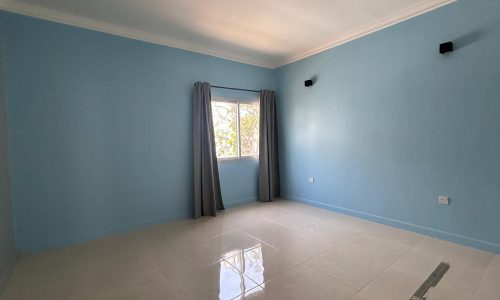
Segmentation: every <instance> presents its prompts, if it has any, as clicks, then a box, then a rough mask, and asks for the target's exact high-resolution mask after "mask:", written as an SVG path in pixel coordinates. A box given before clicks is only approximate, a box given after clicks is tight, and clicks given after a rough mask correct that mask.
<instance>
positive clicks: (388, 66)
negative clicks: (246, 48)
mask: <svg viewBox="0 0 500 300" xmlns="http://www.w3.org/2000/svg"><path fill="white" fill-rule="evenodd" d="M449 40H452V41H454V42H455V44H456V48H458V49H456V52H454V53H452V54H451V55H445V56H443V55H441V54H439V53H438V45H439V43H442V42H446V41H449ZM499 53H500V2H499V1H496V0H476V1H472V0H459V1H458V2H456V3H453V4H451V5H449V6H446V7H443V8H440V9H438V10H435V11H432V12H430V13H427V14H424V15H422V16H419V17H416V18H414V19H411V20H408V21H405V22H402V23H400V24H397V25H395V26H392V27H389V28H387V29H384V30H382V31H378V32H376V33H373V34H370V35H368V36H366V37H363V38H361V39H358V40H355V41H352V42H350V43H347V44H344V45H342V46H339V47H337V48H334V49H331V50H329V51H326V52H323V53H320V54H317V55H314V56H312V57H309V58H307V59H304V60H302V61H299V62H296V63H293V64H290V65H287V66H285V67H282V68H280V69H279V70H278V71H277V76H278V86H279V87H278V89H279V94H280V95H279V99H280V102H279V116H280V119H281V124H280V133H281V136H280V138H281V140H280V142H281V166H282V170H281V174H282V187H283V192H284V194H285V195H286V196H288V197H289V198H292V199H295V200H299V201H304V202H308V203H311V204H315V205H318V206H323V207H328V208H331V209H334V210H339V211H342V212H346V213H350V214H354V215H357V216H361V217H365V218H368V219H372V220H377V221H379V222H385V223H388V224H392V225H396V226H400V227H403V228H408V229H412V230H416V231H420V232H424V233H427V234H431V235H436V236H439V237H442V238H447V239H450V240H454V241H457V242H461V243H464V244H468V245H473V246H476V247H480V248H484V249H489V250H493V251H496V252H500V55H499ZM311 77H317V82H316V84H315V85H314V86H313V87H311V88H305V87H304V84H303V82H304V80H306V79H309V78H311ZM309 176H314V177H315V178H316V183H314V184H309V183H308V182H307V177H309ZM440 194H445V195H449V196H450V197H451V205H450V206H442V205H439V204H438V203H437V198H438V195H440Z"/></svg>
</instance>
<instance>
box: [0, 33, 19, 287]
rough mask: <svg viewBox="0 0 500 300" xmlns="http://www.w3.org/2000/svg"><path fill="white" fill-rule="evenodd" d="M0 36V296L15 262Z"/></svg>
mask: <svg viewBox="0 0 500 300" xmlns="http://www.w3.org/2000/svg"><path fill="white" fill-rule="evenodd" d="M1 25H2V24H0V30H1ZM1 44H2V36H1V35H0V295H1V294H2V289H3V287H4V285H5V283H6V282H7V279H8V278H9V275H10V272H11V271H12V267H13V265H14V262H15V260H16V251H15V243H14V229H13V223H12V205H11V193H10V170H9V159H8V158H9V154H8V138H7V136H8V131H7V115H6V112H5V102H4V86H3V55H2V54H3V53H2V47H1Z"/></svg>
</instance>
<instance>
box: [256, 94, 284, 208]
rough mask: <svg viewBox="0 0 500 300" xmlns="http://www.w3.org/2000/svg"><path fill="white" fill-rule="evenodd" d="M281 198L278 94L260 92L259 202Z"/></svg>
mask: <svg viewBox="0 0 500 300" xmlns="http://www.w3.org/2000/svg"><path fill="white" fill-rule="evenodd" d="M279 196H280V175H279V162H278V128H277V120H276V93H275V92H274V91H267V90H263V91H260V122H259V200H260V201H263V202H268V201H272V200H273V198H274V197H279Z"/></svg>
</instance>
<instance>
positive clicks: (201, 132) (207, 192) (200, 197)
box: [194, 82, 224, 218]
mask: <svg viewBox="0 0 500 300" xmlns="http://www.w3.org/2000/svg"><path fill="white" fill-rule="evenodd" d="M211 101H212V96H211V94H210V84H209V83H207V82H197V83H195V85H194V216H195V218H198V217H200V216H209V215H210V216H215V215H216V213H217V211H218V210H223V209H224V205H223V204H222V196H221V191H220V182H219V169H218V167H217V155H216V153H215V137H214V124H213V120H212V104H211Z"/></svg>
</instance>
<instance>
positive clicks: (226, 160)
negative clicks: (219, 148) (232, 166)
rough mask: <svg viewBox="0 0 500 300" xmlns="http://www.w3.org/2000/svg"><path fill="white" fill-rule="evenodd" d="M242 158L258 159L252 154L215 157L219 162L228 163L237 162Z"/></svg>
mask: <svg viewBox="0 0 500 300" xmlns="http://www.w3.org/2000/svg"><path fill="white" fill-rule="evenodd" d="M242 160H259V156H258V155H253V156H242V157H225V158H217V162H219V163H230V162H237V161H242Z"/></svg>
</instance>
